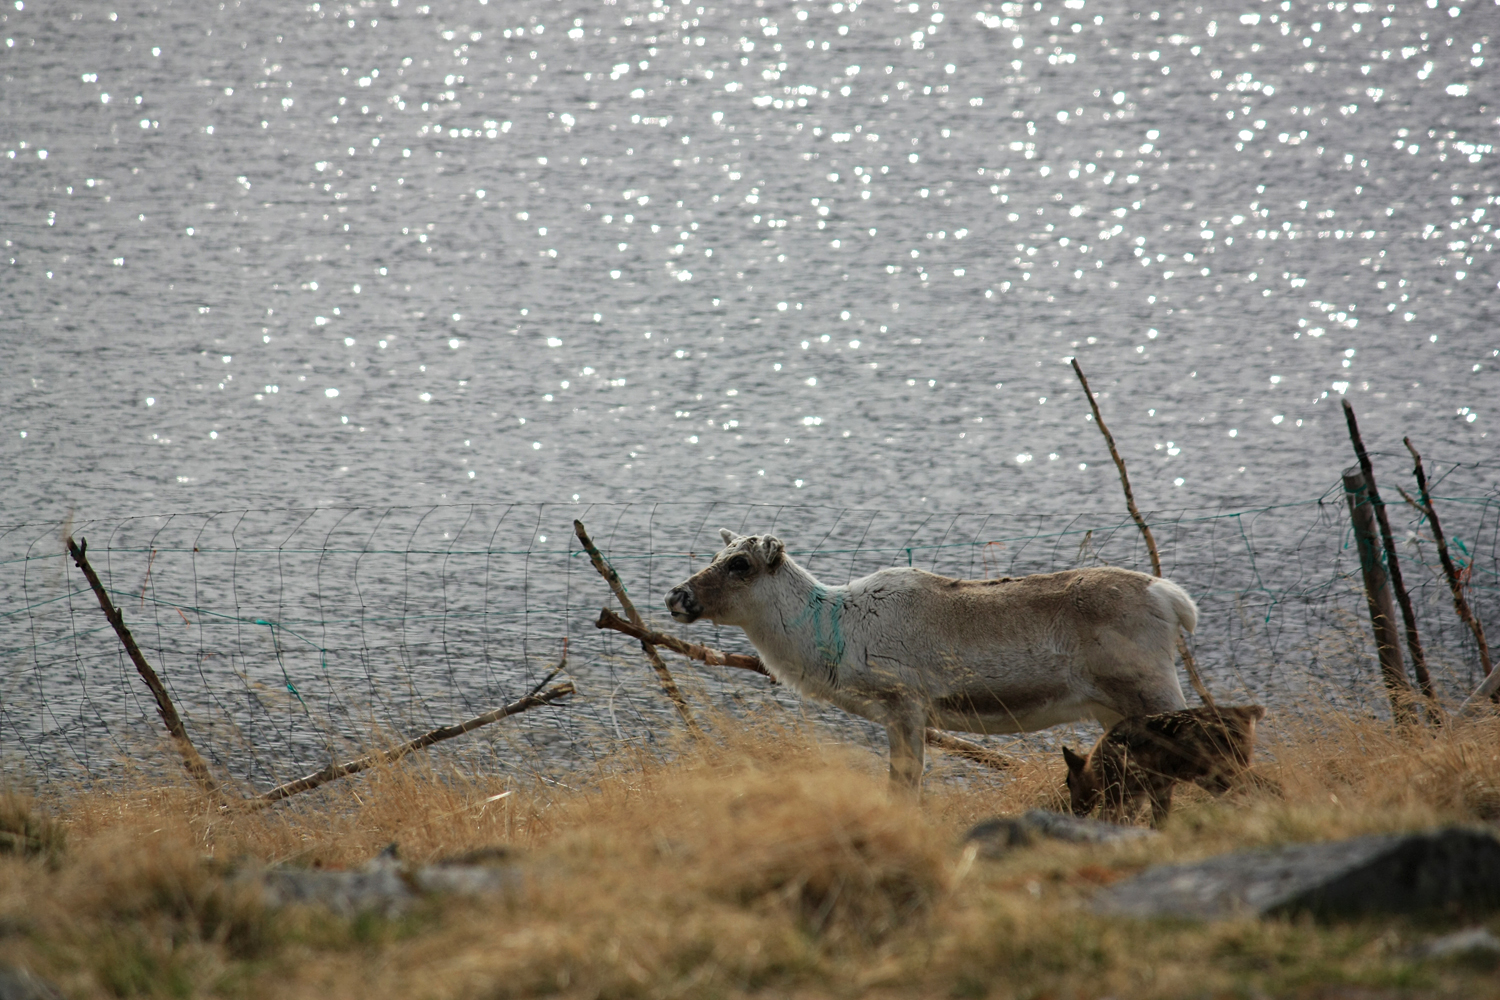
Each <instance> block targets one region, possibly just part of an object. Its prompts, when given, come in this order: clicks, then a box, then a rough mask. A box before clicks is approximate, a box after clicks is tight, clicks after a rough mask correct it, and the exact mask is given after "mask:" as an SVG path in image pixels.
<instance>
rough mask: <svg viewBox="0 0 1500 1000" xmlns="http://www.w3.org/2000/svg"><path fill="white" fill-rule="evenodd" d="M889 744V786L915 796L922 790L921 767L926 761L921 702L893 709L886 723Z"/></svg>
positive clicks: (925, 739) (923, 716) (924, 716)
mask: <svg viewBox="0 0 1500 1000" xmlns="http://www.w3.org/2000/svg"><path fill="white" fill-rule="evenodd" d="M885 735H886V739H888V740H890V744H891V788H892V789H893V790H897V791H899V792H901V793H902V794H906V795H911V796H913V797H917V796H920V795H921V792H922V769H923V767H924V766H925V765H926V763H927V757H926V754H927V727H926V713H925V712H923V711H922V708H921V706H920V705H912V706H910V707H904V710H898V711H897V712H893V713H892V716H891V718H890V719H889V721H887V722H886V724H885Z"/></svg>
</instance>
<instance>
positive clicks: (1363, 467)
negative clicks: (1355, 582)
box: [1343, 399, 1434, 705]
mask: <svg viewBox="0 0 1500 1000" xmlns="http://www.w3.org/2000/svg"><path fill="white" fill-rule="evenodd" d="M1343 404H1344V421H1345V422H1346V423H1347V424H1348V425H1349V440H1350V441H1351V442H1353V444H1354V454H1355V456H1356V457H1358V458H1359V469H1360V471H1361V472H1363V473H1364V477H1365V485H1366V487H1367V488H1368V489H1369V493H1370V505H1371V506H1372V507H1374V508H1375V520H1376V521H1377V522H1378V523H1379V524H1380V540H1381V541H1382V542H1383V543H1385V561H1386V566H1387V567H1388V568H1389V569H1390V573H1391V586H1392V587H1393V588H1394V590H1395V592H1396V603H1397V604H1399V605H1400V606H1401V620H1402V623H1403V624H1405V626H1406V648H1407V649H1408V650H1409V651H1410V652H1411V668H1412V672H1413V673H1414V674H1416V676H1417V687H1419V688H1420V689H1421V690H1422V697H1423V698H1426V699H1427V703H1428V705H1432V704H1434V698H1433V694H1432V677H1431V676H1430V675H1429V674H1428V673H1427V657H1426V656H1425V655H1424V654H1423V653H1422V639H1421V637H1420V636H1419V635H1417V615H1416V612H1415V611H1413V610H1412V606H1411V596H1410V595H1408V594H1407V592H1406V582H1405V581H1404V580H1402V579H1401V560H1400V559H1399V558H1397V556H1396V540H1395V538H1394V537H1393V536H1392V535H1391V521H1390V518H1388V517H1386V514H1385V504H1384V503H1382V502H1381V500H1380V490H1378V489H1377V488H1376V487H1375V467H1374V466H1373V465H1371V464H1370V456H1369V453H1368V452H1366V451H1365V442H1364V439H1363V438H1361V437H1360V436H1359V423H1358V422H1357V421H1356V420H1355V419H1354V407H1353V406H1351V405H1350V403H1349V400H1347V399H1345V400H1343Z"/></svg>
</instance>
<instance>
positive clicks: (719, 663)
mask: <svg viewBox="0 0 1500 1000" xmlns="http://www.w3.org/2000/svg"><path fill="white" fill-rule="evenodd" d="M594 627H595V628H610V629H614V630H615V631H616V632H622V633H624V634H625V635H628V636H630V637H631V638H632V639H639V640H640V641H641V642H642V643H646V644H650V645H652V646H661V647H662V648H663V649H670V650H671V651H672V652H674V653H677V654H678V655H679V656H685V657H687V658H688V659H690V660H697V661H698V662H699V663H707V664H708V665H709V666H711V667H734V668H736V669H738V670H753V671H754V672H755V673H757V674H764V675H765V676H767V677H770V676H771V674H770V671H768V670H766V668H765V666H764V665H763V664H762V663H761V662H760V657H758V656H746V655H745V654H744V653H725V652H721V651H720V650H717V649H714V648H713V647H712V646H700V645H699V644H698V643H696V642H686V641H684V640H682V639H679V638H677V637H676V636H675V635H668V634H667V633H665V632H658V631H656V630H655V629H653V628H650V627H648V626H645V625H637V624H636V623H635V622H628V621H626V620H625V619H623V618H621V617H620V616H619V615H617V614H615V613H614V612H613V611H611V610H609V609H608V608H602V609H601V610H600V611H599V618H598V620H597V621H595V622H594Z"/></svg>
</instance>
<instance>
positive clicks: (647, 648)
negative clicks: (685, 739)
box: [573, 519, 703, 739]
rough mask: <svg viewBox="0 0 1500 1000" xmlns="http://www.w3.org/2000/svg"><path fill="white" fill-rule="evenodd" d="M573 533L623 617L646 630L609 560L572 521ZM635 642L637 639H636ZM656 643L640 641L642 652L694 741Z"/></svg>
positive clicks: (696, 733) (687, 712)
mask: <svg viewBox="0 0 1500 1000" xmlns="http://www.w3.org/2000/svg"><path fill="white" fill-rule="evenodd" d="M573 533H574V534H576V535H577V536H578V541H579V543H580V544H581V545H582V546H583V548H584V551H585V552H587V553H588V554H589V561H591V562H592V563H593V564H594V569H596V570H598V571H599V575H600V576H602V577H604V582H605V583H607V584H609V589H610V590H612V591H614V594H615V597H616V598H617V599H618V600H619V602H620V607H622V608H624V609H625V614H626V615H628V616H629V617H630V620H631V622H632V623H634V624H635V625H636V626H637V627H638V628H643V629H644V628H645V622H644V621H642V620H641V613H640V612H639V611H637V610H636V609H635V604H634V603H633V602H632V601H631V600H630V595H629V594H627V593H626V592H625V584H624V583H622V582H620V574H618V573H616V572H615V568H614V567H613V566H611V565H610V564H609V560H607V559H605V558H604V555H603V554H602V553H601V552H600V551H599V549H598V547H597V546H595V545H594V542H593V539H591V538H589V533H588V531H587V530H586V529H585V528H584V526H583V522H582V521H579V520H576V519H575V520H574V521H573ZM637 638H640V637H639V636H637ZM657 645H659V644H658V643H653V642H650V641H648V640H646V639H641V650H642V651H643V652H644V653H645V654H646V659H647V660H649V661H650V662H651V669H652V670H654V671H656V679H657V680H658V681H659V682H660V683H661V689H662V690H663V691H665V692H666V695H667V697H668V698H670V699H671V700H672V704H673V705H674V706H675V707H676V708H677V714H678V715H680V716H682V721H683V723H684V724H685V725H686V726H687V727H688V732H690V733H692V734H693V738H694V739H698V738H701V737H702V736H703V730H702V729H700V728H698V723H697V722H695V721H694V720H693V712H692V710H691V709H690V708H688V703H687V699H686V698H684V697H683V695H682V691H681V690H680V689H679V688H678V687H677V681H676V679H675V678H673V676H672V671H670V670H668V669H667V665H666V664H665V663H663V662H662V658H661V654H660V653H658V652H657V651H656V647H657Z"/></svg>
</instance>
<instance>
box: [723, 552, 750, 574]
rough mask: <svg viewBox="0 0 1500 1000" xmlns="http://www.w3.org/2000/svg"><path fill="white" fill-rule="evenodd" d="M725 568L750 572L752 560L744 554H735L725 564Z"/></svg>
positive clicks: (736, 571) (732, 571) (732, 570)
mask: <svg viewBox="0 0 1500 1000" xmlns="http://www.w3.org/2000/svg"><path fill="white" fill-rule="evenodd" d="M724 568H725V569H727V570H729V572H731V573H748V572H750V560H749V559H746V558H745V557H744V556H735V557H734V558H732V559H730V560H729V561H728V562H727V563H725V564H724Z"/></svg>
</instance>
